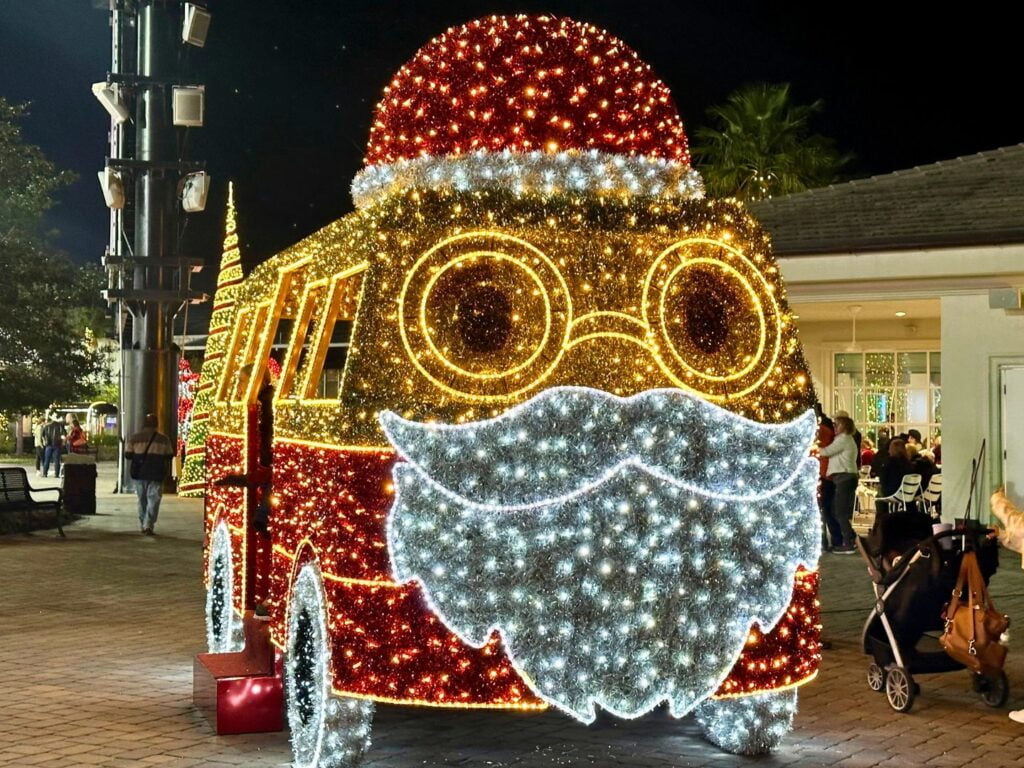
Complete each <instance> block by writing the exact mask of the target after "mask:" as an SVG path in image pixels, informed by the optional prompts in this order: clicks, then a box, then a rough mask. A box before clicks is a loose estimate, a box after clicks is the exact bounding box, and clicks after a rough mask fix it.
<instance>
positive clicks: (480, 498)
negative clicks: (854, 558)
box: [381, 387, 820, 741]
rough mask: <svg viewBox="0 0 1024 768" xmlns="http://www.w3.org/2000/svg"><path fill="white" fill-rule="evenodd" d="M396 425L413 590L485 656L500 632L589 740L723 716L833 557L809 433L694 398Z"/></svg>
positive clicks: (572, 397)
mask: <svg viewBox="0 0 1024 768" xmlns="http://www.w3.org/2000/svg"><path fill="white" fill-rule="evenodd" d="M381 421H382V426H383V427H384V429H385V432H386V433H387V435H388V437H389V439H391V440H392V442H393V444H394V445H395V447H396V449H397V450H398V451H399V453H400V454H401V455H402V456H403V458H405V459H406V461H405V462H403V463H401V464H399V465H397V466H396V469H395V486H396V498H395V502H394V505H393V507H392V513H391V516H390V518H389V530H388V542H389V548H390V552H391V556H392V564H393V570H394V575H395V578H396V579H397V580H398V581H408V580H412V579H417V580H419V581H421V582H422V583H423V584H424V586H425V589H426V591H427V593H428V595H429V599H430V600H431V603H432V609H433V610H435V611H436V612H437V613H438V615H439V616H441V617H442V619H443V620H444V622H445V623H446V625H448V626H449V628H451V629H452V630H453V631H454V632H456V633H457V634H458V635H459V636H461V637H462V638H463V639H464V640H465V641H466V642H468V643H469V644H471V645H474V646H477V647H479V646H482V645H483V644H484V643H485V642H486V641H487V639H488V637H489V636H490V635H491V633H492V631H494V630H497V631H498V632H500V633H501V635H502V637H503V639H504V641H505V643H506V645H507V647H508V649H509V653H510V656H511V658H512V659H513V663H514V664H515V665H516V667H517V669H519V670H520V671H521V672H522V674H523V675H524V677H525V678H526V679H528V680H530V681H531V684H532V685H533V686H534V690H535V692H536V693H537V694H538V695H540V696H542V697H543V698H544V699H546V700H547V701H549V702H550V703H551V704H553V705H555V706H557V707H559V708H561V709H563V710H565V711H566V712H568V713H569V714H571V715H573V716H574V717H576V718H578V719H580V720H582V721H584V722H590V721H591V720H593V718H594V717H595V710H594V706H595V705H599V706H601V707H603V708H604V709H607V710H609V711H611V712H613V713H614V714H616V715H618V716H621V717H637V716H639V715H642V714H643V713H645V712H647V711H649V710H650V709H652V708H653V707H655V706H657V705H658V704H659V703H661V702H662V701H668V702H669V705H670V708H671V711H672V713H673V714H674V715H676V716H682V715H683V714H685V713H687V712H689V711H690V710H691V709H693V708H694V706H695V705H697V704H698V703H700V702H702V701H704V700H706V699H708V698H709V697H710V696H712V695H713V694H714V693H715V691H716V690H717V689H718V687H719V685H720V683H721V682H722V680H723V679H725V677H726V676H727V675H728V674H729V671H730V670H731V669H732V667H733V665H734V663H735V661H736V659H737V657H738V656H739V654H740V652H741V651H742V649H743V646H744V643H745V641H746V639H747V636H748V632H749V630H750V627H751V626H752V625H754V624H757V625H760V627H761V628H762V629H763V630H764V631H770V630H771V628H772V627H774V626H775V624H776V623H777V622H778V620H779V619H780V618H781V616H782V615H783V613H784V612H785V610H786V608H787V606H788V604H789V601H790V598H791V595H792V585H793V578H794V574H795V572H796V569H797V567H798V566H800V565H805V566H809V567H813V566H814V565H815V564H816V563H817V560H818V556H819V554H820V552H819V544H820V534H819V530H818V525H819V523H818V514H817V509H816V505H815V484H816V479H817V476H816V471H815V467H816V465H815V463H814V462H813V461H811V460H809V459H808V458H807V448H808V446H809V444H810V442H811V440H812V439H813V434H814V421H813V418H811V416H809V415H805V416H803V417H801V418H799V419H797V420H795V421H794V422H792V423H789V424H784V425H778V426H773V425H766V424H761V423H758V422H753V421H749V420H747V419H744V418H742V417H739V416H737V415H736V414H733V413H731V412H729V411H726V410H724V409H721V408H718V407H717V406H715V405H713V404H711V403H708V402H706V401H703V400H701V399H700V398H698V397H696V396H693V395H690V394H688V393H685V392H683V391H680V390H653V391H649V392H644V393H642V394H640V395H636V396H634V397H631V398H618V397H615V396H612V395H609V394H607V393H605V392H601V391H599V390H591V389H587V388H582V387H564V388H553V389H550V390H547V391H545V392H543V393H542V394H540V395H538V396H536V397H535V398H533V399H532V400H530V401H528V402H527V403H524V404H523V405H520V406H517V407H516V408H514V409H512V410H510V411H508V412H506V413H505V414H503V415H501V416H499V417H497V418H495V419H491V420H487V421H482V422H474V423H467V424H461V425H438V424H417V423H413V422H408V421H405V420H403V419H400V418H399V417H397V416H395V415H394V414H384V415H382V417H381ZM501 500H504V503H502V501H501ZM726 701H730V702H731V701H732V700H725V699H723V700H712V701H711V702H710V703H708V705H707V706H708V707H710V708H711V709H715V708H716V707H719V705H721V708H722V711H723V712H724V713H733V712H734V711H736V705H735V704H732V703H728V704H726V703H725V702H726ZM741 709H742V708H741ZM742 711H746V710H742ZM727 716H728V717H732V718H733V719H735V718H734V717H733V715H732V714H728V715H726V714H723V717H727ZM710 719H711V720H714V718H713V717H711V718H710ZM769 719H770V718H769ZM772 723H773V727H774V724H775V721H774V720H773V721H772ZM785 728H788V723H787V724H786V725H785ZM759 733H760V729H759V728H755V729H753V730H751V731H750V735H751V738H752V739H754V740H755V741H756V740H757V739H759V738H761V737H760V736H759V735H758V734H759Z"/></svg>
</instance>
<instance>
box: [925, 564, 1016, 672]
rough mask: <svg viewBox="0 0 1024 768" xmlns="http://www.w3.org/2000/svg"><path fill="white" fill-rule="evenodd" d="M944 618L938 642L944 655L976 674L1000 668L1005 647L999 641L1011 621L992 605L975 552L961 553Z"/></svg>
mask: <svg viewBox="0 0 1024 768" xmlns="http://www.w3.org/2000/svg"><path fill="white" fill-rule="evenodd" d="M965 585H966V591H965V589H964V587H965ZM943 618H944V619H945V621H946V627H945V631H944V632H943V633H942V637H941V638H940V639H939V641H940V642H941V643H942V647H943V648H944V649H945V651H946V653H948V654H949V655H950V656H952V657H953V658H954V659H956V660H957V661H959V662H960V663H961V664H963V665H964V666H966V667H967V668H968V669H970V670H971V671H973V672H977V673H978V674H982V675H989V674H992V673H994V672H998V671H999V670H1000V669H1002V668H1003V663H1004V662H1005V661H1006V646H1004V645H1000V643H999V637H1000V635H1002V634H1003V632H1005V631H1006V629H1007V627H1009V626H1010V619H1009V617H1007V616H1006V615H1004V614H1002V613H999V611H997V610H996V608H995V606H994V605H993V604H992V598H991V596H990V595H989V593H988V588H987V587H986V586H985V578H984V577H983V576H982V575H981V569H980V568H979V567H978V556H977V555H976V554H975V553H974V552H965V553H964V556H963V560H962V561H961V563H960V574H959V575H958V576H957V579H956V586H955V587H954V588H953V599H952V600H950V602H949V604H948V605H947V606H946V610H945V611H943Z"/></svg>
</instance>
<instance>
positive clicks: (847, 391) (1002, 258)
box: [750, 144, 1024, 519]
mask: <svg viewBox="0 0 1024 768" xmlns="http://www.w3.org/2000/svg"><path fill="white" fill-rule="evenodd" d="M750 207H751V209H752V211H753V213H754V214H755V216H756V217H757V218H758V219H759V220H760V221H761V223H762V224H763V225H764V226H765V227H766V228H767V229H768V230H769V231H770V232H771V234H772V240H773V243H774V245H775V252H776V255H777V256H778V257H779V261H780V264H781V266H782V271H783V274H784V276H785V278H786V284H787V287H788V291H789V297H790V301H791V303H792V305H793V309H794V312H796V314H797V315H798V316H799V319H798V323H799V325H800V333H801V339H802V341H803V344H804V348H805V350H806V353H807V356H808V361H809V363H810V365H811V369H812V372H813V375H814V379H815V383H816V386H817V388H818V392H819V396H820V397H821V400H822V402H823V404H824V405H825V410H826V411H827V412H834V411H835V410H839V409H843V410H847V411H849V412H850V413H851V414H852V415H853V416H854V418H855V420H856V421H858V423H859V424H860V425H862V427H863V431H864V432H865V434H871V435H877V433H878V430H879V429H880V428H882V427H884V426H888V427H890V429H891V430H892V431H893V432H897V433H898V432H901V431H906V430H907V429H910V428H917V429H919V430H920V431H921V432H922V433H923V434H924V435H926V436H928V437H930V438H931V439H932V440H933V441H934V438H936V437H939V436H941V444H942V448H941V456H942V461H943V475H944V480H945V498H946V503H945V504H944V509H943V511H944V515H945V516H947V517H949V518H952V517H954V516H962V514H963V511H964V509H965V507H966V504H967V497H968V488H969V484H970V474H971V459H972V457H973V456H975V455H976V454H977V452H978V450H979V447H980V445H981V442H982V440H983V439H984V440H986V441H987V446H988V449H987V457H986V460H985V463H984V466H983V469H982V473H981V475H980V481H979V484H978V486H979V489H978V492H977V498H976V499H975V504H978V503H979V502H980V503H981V505H982V507H983V509H984V508H987V501H986V499H987V496H988V493H989V492H991V490H992V489H993V488H995V487H997V486H998V485H1002V484H1005V485H1006V486H1007V487H1008V489H1009V490H1010V493H1011V495H1012V496H1014V497H1015V498H1016V501H1017V502H1018V503H1021V502H1024V429H1021V425H1024V420H1022V419H1024V417H1022V415H1021V414H1024V310H1022V309H1021V298H1020V297H1021V288H1022V287H1024V144H1017V145H1014V146H1010V147H1004V148H1001V149H997V150H993V151H990V152H981V153H978V154H976V155H970V156H967V157H961V158H957V159H954V160H948V161H943V162H939V163H934V164H932V165H926V166H920V167H917V168H912V169H908V170H905V171H897V172H895V173H890V174H886V175H881V176H873V177H871V178H867V179H860V180H857V181H851V182H848V183H845V184H834V185H832V186H829V187H823V188H820V189H814V190H810V191H807V192H801V193H797V194H793V195H787V196H784V197H779V198H773V199H770V200H764V201H761V202H758V203H753V204H751V206H750ZM1004 387H1005V388H1006V391H1005V393H1004V391H1003V389H1004ZM1013 424H1016V425H1017V426H1016V427H1013V426H1012V425H1013ZM975 509H977V507H975ZM983 519H984V518H983Z"/></svg>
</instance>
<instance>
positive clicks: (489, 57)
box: [352, 16, 703, 208]
mask: <svg viewBox="0 0 1024 768" xmlns="http://www.w3.org/2000/svg"><path fill="white" fill-rule="evenodd" d="M365 161H366V165H365V167H364V168H363V169H362V170H361V171H360V172H359V173H358V174H357V175H356V177H355V179H354V180H353V182H352V197H353V199H354V201H355V203H356V206H357V207H359V208H364V207H367V206H370V205H372V204H374V203H376V202H378V201H380V200H382V199H385V198H387V197H389V196H390V195H393V194H397V193H401V192H404V191H407V190H410V189H432V190H464V191H472V190H479V189H508V190H510V191H513V192H515V193H517V194H540V195H553V194H572V193H575V194H604V195H619V194H621V195H629V194H635V195H649V196H655V197H664V198H675V199H679V198H683V199H688V198H696V197H701V196H702V195H703V185H702V183H701V179H700V176H699V174H698V173H697V172H696V171H695V170H694V169H693V168H692V167H691V166H690V154H689V151H688V149H687V142H686V134H685V133H684V132H683V124H682V121H681V120H680V118H679V113H678V111H677V110H676V106H675V103H674V102H673V100H672V96H671V94H670V93H669V89H668V87H667V86H666V85H665V84H664V83H663V82H661V81H660V80H658V79H657V78H656V77H655V76H654V74H653V72H652V70H651V68H650V66H648V65H647V64H645V63H644V62H643V61H642V60H641V59H640V57H639V56H638V55H637V54H636V52H634V51H633V50H632V49H631V48H629V47H627V46H626V45H625V44H624V43H622V42H621V41H620V40H618V39H617V38H615V37H613V36H612V35H610V34H608V33H607V32H605V31H603V30H601V29H598V28H597V27H594V26H592V25H590V24H584V23H580V22H577V21H573V20H571V19H558V18H555V17H553V16H489V17H487V18H484V19H478V20H476V21H472V22H470V23H468V24H465V25H464V26H461V27H454V28H452V29H449V30H448V31H447V32H445V33H444V34H442V35H440V36H438V37H436V38H434V39H433V40H431V41H430V42H429V43H427V44H426V45H425V46H423V47H422V48H421V49H420V50H419V51H417V52H416V55H415V56H413V58H412V59H410V60H409V61H408V63H406V64H405V66H403V67H402V68H401V69H400V70H399V71H398V73H397V74H396V75H395V77H394V79H393V80H392V81H391V83H390V84H389V85H388V86H387V88H385V91H384V98H383V99H382V100H381V102H380V103H379V104H378V105H377V108H376V111H375V113H374V116H373V123H372V125H371V128H370V140H369V144H368V147H367V151H366V158H365Z"/></svg>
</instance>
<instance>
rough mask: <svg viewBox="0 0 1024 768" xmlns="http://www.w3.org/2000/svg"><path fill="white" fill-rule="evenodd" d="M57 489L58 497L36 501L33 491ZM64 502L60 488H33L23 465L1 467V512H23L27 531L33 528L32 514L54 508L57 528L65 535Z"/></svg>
mask: <svg viewBox="0 0 1024 768" xmlns="http://www.w3.org/2000/svg"><path fill="white" fill-rule="evenodd" d="M41 491H56V492H57V498H56V499H49V500H46V501H36V500H35V499H33V498H32V494H33V493H38V492H41ZM63 504H64V492H63V491H62V490H61V489H60V488H33V487H32V486H31V485H29V483H28V472H26V471H25V470H24V468H22V467H0V514H3V513H5V512H21V513H22V514H23V515H24V519H25V533H26V534H28V533H29V531H30V530H31V518H30V515H31V514H32V513H33V512H35V511H36V510H45V509H52V510H53V512H54V516H55V519H56V521H57V530H58V531H59V532H60V535H61V536H64V528H63V527H62V526H61V524H60V513H61V507H62V506H63Z"/></svg>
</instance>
